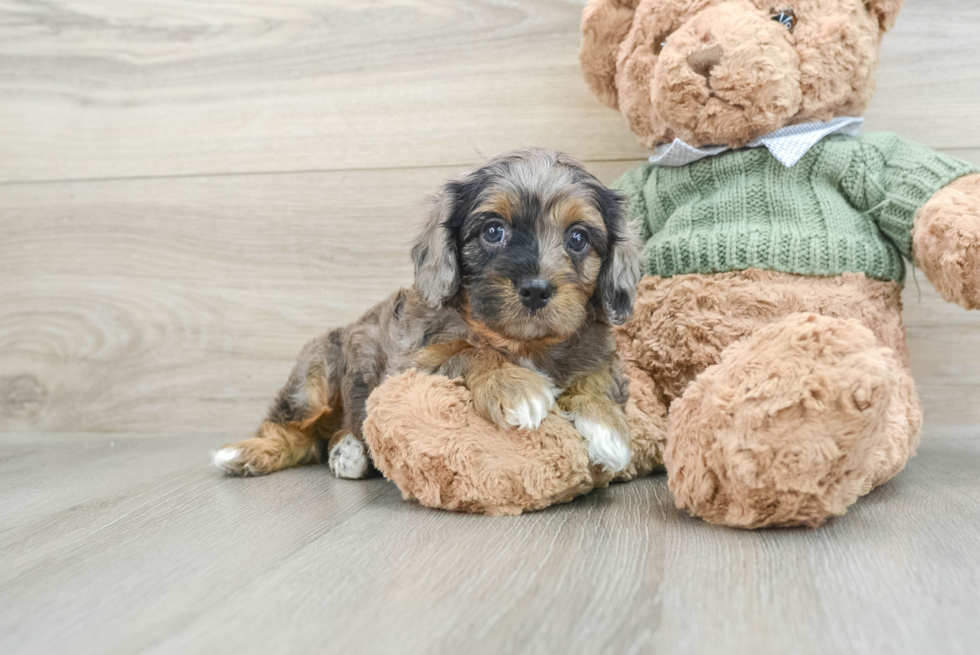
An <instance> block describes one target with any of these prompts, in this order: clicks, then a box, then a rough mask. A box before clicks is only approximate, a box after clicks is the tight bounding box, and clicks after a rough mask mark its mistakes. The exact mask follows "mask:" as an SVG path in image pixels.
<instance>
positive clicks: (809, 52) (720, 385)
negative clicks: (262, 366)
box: [365, 0, 980, 528]
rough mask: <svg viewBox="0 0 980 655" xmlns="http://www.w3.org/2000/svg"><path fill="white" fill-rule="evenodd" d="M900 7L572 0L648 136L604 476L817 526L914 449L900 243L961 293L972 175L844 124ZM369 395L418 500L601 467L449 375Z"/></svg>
mask: <svg viewBox="0 0 980 655" xmlns="http://www.w3.org/2000/svg"><path fill="white" fill-rule="evenodd" d="M901 6H902V0H795V1H794V2H793V3H792V5H790V6H774V5H773V4H772V3H771V2H770V1H769V0H765V1H764V0H591V1H590V2H589V4H588V6H587V7H586V9H585V13H584V17H583V24H582V27H583V35H584V40H583V47H582V52H581V64H582V69H583V72H584V75H585V78H586V80H587V81H588V83H589V85H590V87H591V88H592V89H593V90H594V91H595V92H596V94H597V95H598V96H599V97H600V98H601V99H602V100H603V101H604V102H605V103H606V104H608V105H610V106H611V107H613V108H617V109H619V110H620V111H621V112H622V113H623V114H624V116H625V117H626V119H627V122H628V124H629V126H630V128H631V129H632V130H633V131H634V132H635V133H636V134H637V136H638V137H639V138H640V140H641V141H642V142H643V143H644V144H645V145H647V146H648V147H651V148H657V153H656V154H655V155H654V157H652V158H651V163H650V164H648V165H644V166H641V167H638V168H636V169H634V170H632V171H630V172H628V173H627V174H626V175H624V176H623V177H622V178H621V179H620V180H619V181H618V182H617V184H616V185H614V186H616V187H617V188H618V189H619V190H620V191H621V192H622V193H623V194H624V195H626V196H627V198H628V200H629V211H630V215H631V217H632V218H633V220H636V221H638V222H639V224H640V226H641V229H642V232H643V236H644V238H645V240H646V246H645V249H644V251H643V257H644V264H645V268H646V273H647V274H648V276H647V277H646V278H645V279H644V280H643V281H642V282H641V284H640V291H639V295H638V298H637V301H636V304H635V307H634V318H633V320H631V321H630V322H629V323H627V324H626V325H625V326H623V327H622V328H620V329H619V330H618V334H617V339H618V343H619V350H620V356H621V357H622V359H623V364H624V367H625V370H626V372H627V373H628V375H629V377H630V393H631V400H630V404H629V406H628V407H627V410H628V411H627V414H628V418H629V421H630V427H631V430H632V436H631V438H632V440H633V443H632V448H631V450H632V456H633V464H632V465H631V466H630V468H629V469H627V470H626V471H625V472H624V473H623V474H621V475H620V476H619V478H618V479H623V480H626V479H630V478H632V477H636V476H640V475H645V474H647V473H649V472H650V471H652V470H654V469H656V468H657V467H658V465H659V464H660V463H661V457H662V458H663V462H664V463H665V465H666V468H667V472H668V475H669V478H668V479H669V486H670V489H671V490H672V491H673V493H674V495H675V498H676V502H677V505H678V507H680V508H684V509H687V510H688V511H689V512H691V513H692V514H694V515H697V516H701V517H703V518H704V519H706V520H708V521H710V522H713V523H720V524H725V525H731V526H738V527H746V528H755V527H763V526H788V525H809V526H817V525H819V524H821V523H822V522H823V521H825V520H826V519H827V518H828V517H830V516H834V515H840V514H843V513H844V512H845V511H846V508H847V507H848V506H850V505H851V504H852V503H854V502H855V501H856V500H857V498H859V497H860V496H861V495H863V494H866V493H867V492H868V491H869V490H871V489H872V488H873V487H874V486H876V485H879V484H882V483H884V482H886V481H887V480H889V479H890V478H891V477H893V476H894V475H895V474H897V473H898V472H899V471H900V470H901V469H902V468H903V466H904V465H905V462H906V460H907V459H908V458H909V457H910V456H911V455H912V454H913V453H914V450H915V448H916V446H917V444H918V441H919V434H920V428H921V423H922V416H921V411H920V406H919V401H918V397H917V395H916V391H915V386H914V383H913V381H912V377H911V375H910V373H909V363H908V352H907V349H906V346H905V333H904V328H903V326H902V321H901V300H900V289H901V285H902V283H903V281H904V275H905V268H904V261H903V259H905V260H910V261H913V262H914V263H915V264H916V265H917V266H919V267H920V268H922V269H923V270H924V271H925V273H926V275H927V276H928V277H929V279H930V280H932V282H933V283H934V284H935V285H936V287H937V288H938V289H939V291H940V292H941V293H942V295H943V297H945V298H946V299H948V300H949V301H951V302H956V303H959V304H961V305H963V306H964V307H967V308H975V307H980V174H977V173H978V172H977V170H976V169H975V168H974V167H972V166H970V165H969V164H967V163H965V162H962V161H959V160H957V159H954V158H950V157H946V156H943V155H940V154H938V153H934V152H931V151H929V150H927V149H925V148H923V147H921V146H918V145H916V144H914V143H911V142H909V141H907V140H903V139H901V138H899V137H897V136H894V135H890V134H869V135H866V136H860V135H859V130H860V123H861V119H860V118H859V116H860V114H861V113H862V112H863V111H864V109H865V107H866V106H867V103H868V101H869V100H870V98H871V96H872V94H873V92H874V72H875V69H876V67H877V64H878V51H879V46H880V43H881V38H882V36H883V34H884V33H885V32H886V31H887V30H888V28H890V27H891V26H892V24H893V23H894V21H895V18H896V16H897V14H898V12H899V10H900V8H901ZM368 413H369V419H368V423H367V424H366V425H365V437H366V439H367V441H368V443H369V446H370V447H371V450H372V455H373V456H374V459H375V463H376V464H377V465H378V467H379V468H380V469H381V470H382V472H384V473H385V475H386V476H388V477H389V478H390V479H392V480H394V481H395V482H396V483H397V484H398V485H399V487H400V488H401V490H402V492H403V494H404V495H405V497H406V498H409V497H414V498H417V499H419V500H420V501H421V502H422V503H424V504H426V505H430V506H433V507H443V508H447V509H457V510H466V511H481V512H488V513H516V512H520V511H522V510H526V509H538V508H540V507H544V506H546V505H548V504H550V503H553V502H561V501H566V500H569V499H570V498H572V497H574V496H575V495H577V494H579V493H584V492H585V491H588V490H589V489H591V488H592V487H594V486H601V485H605V484H607V483H608V482H609V476H608V475H607V474H603V473H602V472H601V471H597V470H595V469H593V468H591V467H590V466H589V463H588V459H587V457H586V456H585V453H584V448H583V446H582V445H581V440H580V437H578V435H577V434H576V433H575V432H574V429H573V428H572V427H571V426H570V424H568V423H567V421H564V420H563V419H561V418H560V417H559V416H552V417H549V419H547V420H546V421H545V423H543V424H542V426H541V428H540V429H539V430H537V431H534V432H531V433H528V432H508V431H504V430H499V429H497V428H495V427H493V426H491V425H489V424H487V423H486V422H485V421H483V420H482V419H480V418H479V417H478V416H477V415H476V414H475V412H474V411H473V407H472V403H471V402H470V400H469V397H468V392H467V391H466V389H465V388H462V387H461V386H460V385H459V384H458V383H457V382H453V381H450V380H447V379H445V378H436V377H432V376H425V375H419V374H416V373H414V372H409V373H406V374H403V375H402V376H399V377H398V378H394V379H392V380H390V381H388V382H387V383H385V384H384V385H382V386H381V387H380V388H379V389H377V390H376V391H375V393H374V394H373V395H372V397H371V400H370V402H369V412H368ZM665 444H666V448H665Z"/></svg>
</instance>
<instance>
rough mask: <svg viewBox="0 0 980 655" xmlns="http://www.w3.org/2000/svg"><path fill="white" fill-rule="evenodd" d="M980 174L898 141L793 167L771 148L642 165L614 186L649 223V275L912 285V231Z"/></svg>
mask: <svg viewBox="0 0 980 655" xmlns="http://www.w3.org/2000/svg"><path fill="white" fill-rule="evenodd" d="M976 171H977V168H976V167H974V166H972V165H970V164H968V163H966V162H964V161H961V160H959V159H956V158H953V157H947V156H946V155H942V154H939V153H937V152H933V151H932V150H929V149H927V148H924V147H923V146H920V145H918V144H917V143H914V142H912V141H908V140H906V139H902V138H899V137H898V136H896V135H894V134H887V133H880V134H868V135H865V136H860V137H847V136H831V137H827V138H825V139H823V140H822V141H820V142H818V143H817V144H816V145H815V146H813V148H812V149H811V150H810V151H809V152H808V153H807V154H806V155H805V156H804V157H803V159H801V160H800V161H799V163H797V164H796V165H795V166H793V167H792V168H785V167H784V166H783V165H782V164H781V163H779V161H778V160H776V158H775V157H773V156H772V154H770V153H769V151H768V150H766V149H765V148H744V149H740V150H733V151H728V152H725V153H722V154H720V155H716V156H714V157H709V158H707V159H702V160H700V161H696V162H693V163H691V164H687V165H686V166H681V167H666V166H656V165H649V164H648V165H644V166H640V167H639V168H634V169H633V170H630V171H628V172H627V173H626V174H625V175H623V176H622V177H621V178H620V179H619V180H617V181H616V182H615V183H614V184H613V187H614V188H616V189H618V190H619V191H620V192H621V193H623V194H624V195H625V196H626V197H627V199H628V203H629V204H628V211H629V216H630V218H632V219H634V220H638V221H641V226H642V234H643V238H644V241H645V242H646V246H645V247H644V250H643V261H644V264H645V268H646V272H647V273H648V274H650V275H659V276H662V277H669V276H672V275H682V274H685V273H721V272H725V271H738V270H745V269H747V268H761V269H768V270H773V271H782V272H785V273H800V274H804V275H840V274H841V273H845V272H854V273H864V274H865V275H867V276H868V277H871V278H876V279H879V280H898V281H900V282H901V281H904V278H905V265H904V263H903V261H902V257H905V258H906V259H909V260H911V258H912V221H913V219H914V217H915V212H916V211H917V210H918V209H919V208H920V207H921V206H922V205H924V204H925V203H926V202H927V201H928V200H929V199H930V198H931V197H932V196H933V194H934V193H935V192H936V191H938V190H939V189H941V188H943V187H944V186H946V185H948V184H949V183H950V182H952V181H954V180H955V179H957V178H959V177H962V176H963V175H966V174H968V173H972V172H976Z"/></svg>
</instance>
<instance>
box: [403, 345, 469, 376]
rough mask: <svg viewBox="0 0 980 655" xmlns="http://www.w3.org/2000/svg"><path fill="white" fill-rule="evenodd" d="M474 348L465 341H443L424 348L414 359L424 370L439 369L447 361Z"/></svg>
mask: <svg viewBox="0 0 980 655" xmlns="http://www.w3.org/2000/svg"><path fill="white" fill-rule="evenodd" d="M472 347H473V344H471V343H469V342H468V341H464V340H463V339H454V340H453V341H443V342H441V343H434V344H432V345H431V346H427V347H425V348H423V349H422V350H420V351H418V352H417V353H415V357H414V358H413V359H414V361H415V363H416V364H418V365H419V366H420V367H422V368H429V369H437V368H439V367H440V366H442V365H443V364H444V363H446V361H447V360H449V359H452V358H453V357H455V356H456V355H458V354H459V353H461V352H463V351H464V350H466V349H468V348H472Z"/></svg>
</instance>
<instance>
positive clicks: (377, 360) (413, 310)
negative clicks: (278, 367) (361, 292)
mask: <svg viewBox="0 0 980 655" xmlns="http://www.w3.org/2000/svg"><path fill="white" fill-rule="evenodd" d="M412 258H413V260H414V262H415V284H414V285H413V286H412V287H410V288H407V289H401V290H400V291H398V292H397V293H395V294H394V295H392V296H391V297H390V298H388V299H387V300H385V301H384V302H382V303H380V304H379V305H376V306H375V307H374V308H373V309H371V310H370V311H369V312H367V314H365V315H364V316H363V317H362V318H361V319H360V320H358V321H356V322H355V323H352V324H350V325H348V326H347V327H343V328H337V329H335V330H333V331H331V332H328V333H326V334H325V335H323V336H320V337H318V338H316V339H314V340H313V341H311V342H310V343H308V344H307V345H306V346H305V347H304V348H303V350H302V352H301V353H300V356H299V360H298V361H297V363H296V366H295V367H294V368H293V371H292V374H291V375H290V377H289V381H288V382H287V383H286V386H285V387H284V388H283V389H282V391H280V392H279V396H278V398H277V399H276V401H275V403H274V404H273V406H272V408H271V409H270V411H269V416H268V418H267V419H266V421H265V422H263V423H262V425H260V426H259V429H258V434H257V436H255V437H254V438H252V439H247V440H245V441H241V442H238V443H234V444H229V445H227V446H224V447H222V448H221V449H220V450H218V451H217V452H216V453H215V454H214V464H215V465H216V466H218V467H219V468H221V469H222V470H224V471H225V472H227V473H231V474H236V475H264V474H266V473H271V472H273V471H278V470H279V469H283V468H286V467H290V466H296V465H299V464H309V463H318V462H322V461H324V460H326V461H327V462H328V463H329V465H330V469H331V470H332V471H333V473H334V474H335V475H336V476H337V477H341V478H362V477H365V476H366V475H368V473H369V472H370V471H371V470H372V467H371V465H370V459H369V455H368V452H367V448H366V447H365V444H364V441H363V438H362V432H361V430H362V425H363V423H364V419H365V414H366V409H365V404H366V401H367V398H368V396H369V395H370V393H371V391H372V390H374V388H375V387H377V386H378V385H379V384H381V383H382V382H383V381H384V380H385V378H386V377H388V376H389V375H393V374H397V373H399V372H401V371H404V370H406V369H409V368H418V369H420V370H423V371H427V372H431V373H438V374H442V375H446V376H449V377H461V378H462V379H463V381H464V382H465V384H466V386H467V387H468V388H469V390H470V391H471V392H472V394H473V400H474V403H475V404H476V407H477V409H478V410H479V411H480V412H481V413H482V414H483V415H484V416H485V417H486V418H487V419H489V420H490V421H493V422H494V423H496V424H497V425H500V426H503V427H507V428H516V429H522V430H530V429H534V428H536V427H538V425H539V424H540V423H541V421H542V420H543V419H544V417H545V416H546V415H547V414H548V412H550V411H551V409H552V408H553V406H554V405H555V402H556V401H557V404H558V407H559V408H560V409H561V410H562V412H563V413H564V415H565V416H566V417H567V418H568V419H569V420H571V421H573V422H574V424H575V427H576V428H577V429H578V431H579V432H580V433H581V434H582V437H583V438H584V439H585V442H586V446H587V448H588V451H589V456H590V457H591V459H592V461H593V462H595V463H596V464H599V465H601V466H603V467H605V468H606V469H608V470H611V471H620V470H622V469H624V468H626V466H627V465H628V464H629V461H630V449H629V434H628V429H627V424H626V420H625V416H624V413H623V405H624V404H625V402H626V398H627V394H628V390H627V382H626V380H625V378H624V376H623V375H622V374H621V372H620V370H619V364H618V360H617V358H616V348H615V344H614V342H613V338H612V334H611V332H610V324H620V323H623V322H624V321H625V320H626V319H627V318H629V316H630V314H631V312H632V306H633V300H634V297H635V295H636V286H637V283H638V282H639V279H640V265H639V240H638V237H637V235H636V234H635V232H634V229H633V227H632V226H631V225H629V224H627V221H626V219H625V217H624V212H623V208H622V203H621V200H620V198H619V197H618V196H617V195H616V194H615V193H614V192H613V191H610V190H609V189H607V188H606V187H604V186H603V185H602V184H601V183H600V182H599V181H598V180H597V179H596V178H595V177H593V176H592V175H590V174H589V173H588V172H586V170H585V169H584V168H582V166H581V165H579V164H578V163H577V162H575V161H574V160H573V159H571V158H570V157H568V156H567V155H564V154H561V153H557V152H552V151H549V150H541V149H527V150H519V151H515V152H511V153H507V154H504V155H501V156H498V157H496V158H494V159H492V160H491V161H489V162H487V163H486V164H484V165H482V166H480V167H479V168H477V169H475V170H473V171H471V172H469V173H466V174H465V175H463V176H461V177H459V178H457V179H455V180H452V181H450V182H448V183H447V184H446V185H445V186H444V187H443V189H442V190H441V192H440V193H439V194H438V195H437V196H436V197H434V198H433V199H432V201H431V209H430V211H429V214H428V217H427V219H426V220H425V222H424V224H423V226H422V229H421V233H420V234H419V236H418V238H417V240H416V243H415V246H414V247H413V248H412Z"/></svg>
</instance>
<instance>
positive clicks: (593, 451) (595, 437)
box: [574, 416, 630, 473]
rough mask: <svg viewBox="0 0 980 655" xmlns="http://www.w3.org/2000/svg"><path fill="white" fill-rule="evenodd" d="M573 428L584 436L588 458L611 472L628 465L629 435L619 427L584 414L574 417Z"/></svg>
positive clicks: (620, 469)
mask: <svg viewBox="0 0 980 655" xmlns="http://www.w3.org/2000/svg"><path fill="white" fill-rule="evenodd" d="M574 422H575V429H576V430H578V431H579V434H581V435H582V436H583V437H585V443H586V449H587V450H588V451H589V460H590V461H591V462H592V463H593V464H596V465H598V466H601V467H602V468H604V469H605V470H607V471H609V472H611V473H618V472H620V471H622V470H623V469H625V468H626V467H627V466H629V465H630V446H629V437H628V436H627V435H626V434H625V433H623V432H622V431H621V430H620V429H617V428H615V427H613V426H612V425H609V424H607V423H605V422H603V421H598V420H596V419H592V418H589V417H586V416H578V417H576V418H575V419H574Z"/></svg>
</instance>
